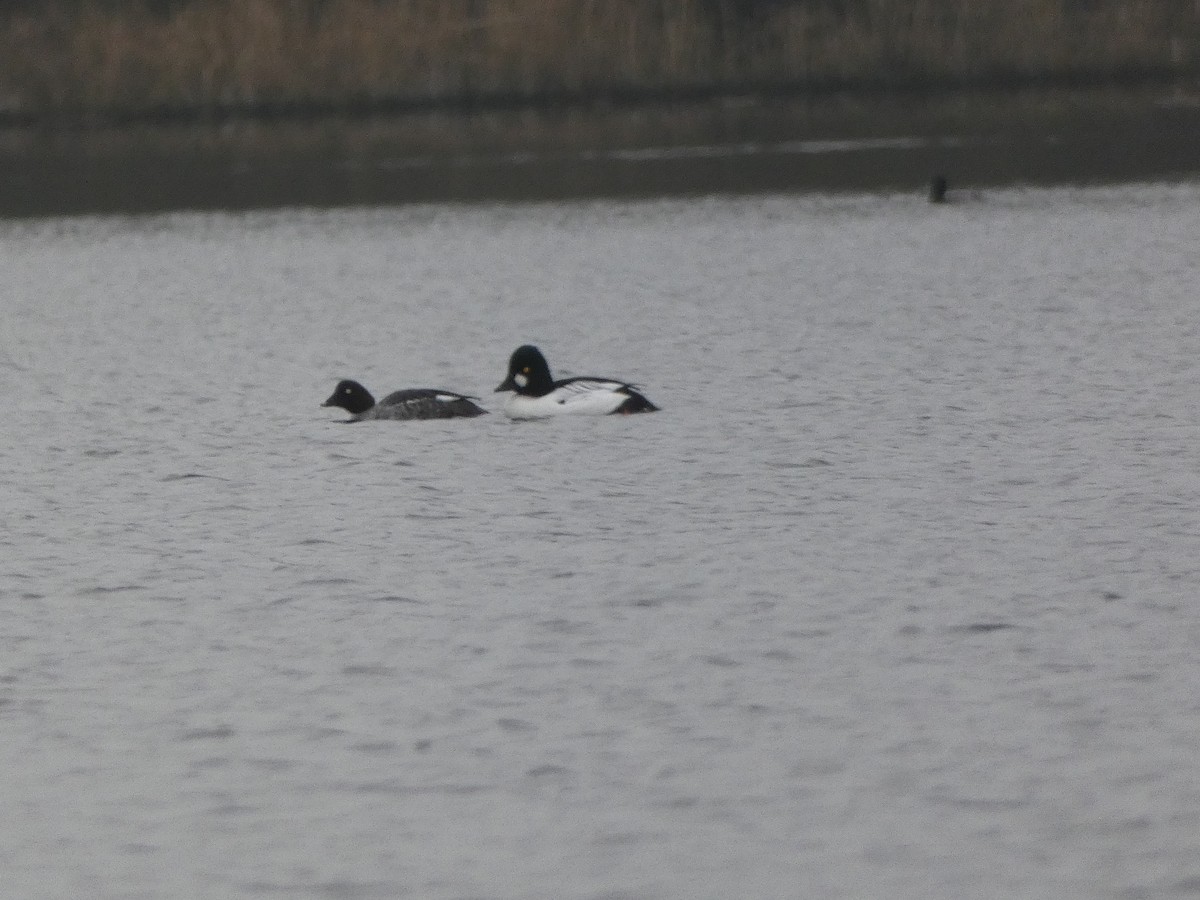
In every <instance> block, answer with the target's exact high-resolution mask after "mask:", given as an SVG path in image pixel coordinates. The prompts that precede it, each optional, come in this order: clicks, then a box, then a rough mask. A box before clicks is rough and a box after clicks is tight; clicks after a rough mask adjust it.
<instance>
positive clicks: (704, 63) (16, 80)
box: [0, 0, 1200, 119]
mask: <svg viewBox="0 0 1200 900" xmlns="http://www.w3.org/2000/svg"><path fill="white" fill-rule="evenodd" d="M1198 73H1200V0H141V2H124V3H114V2H112V0H48V2H46V3H32V2H25V3H10V4H6V5H5V6H3V7H0V112H4V113H6V114H8V115H9V116H10V117H12V116H24V117H28V118H34V119H36V118H54V117H78V116H89V115H93V116H95V115H99V116H104V115H111V114H124V115H149V114H163V113H172V112H177V113H183V114H204V113H206V112H207V113H213V112H219V111H222V110H224V111H229V110H248V111H253V110H255V109H260V110H261V109H266V108H272V107H286V108H290V109H297V110H303V109H305V108H330V109H337V108H344V107H350V106H359V107H371V106H373V105H374V106H387V105H393V106H396V105H403V104H406V103H435V104H436V103H447V104H450V103H471V102H476V103H478V102H489V101H495V100H507V101H520V100H537V99H542V100H546V99H551V98H579V99H587V98H596V97H601V98H602V97H614V96H633V95H638V94H644V95H663V94H671V93H679V92H697V93H703V92H717V91H740V90H770V89H781V90H782V89H788V90H795V89H804V88H813V87H830V86H837V87H844V88H845V87H849V88H854V87H872V88H895V87H906V88H914V87H915V88H920V87H959V86H972V85H984V84H996V83H1004V82H1012V83H1030V82H1039V81H1040V82H1046V83H1064V82H1066V81H1069V80H1072V79H1074V80H1082V81H1091V82H1096V81H1103V80H1106V79H1107V80H1111V81H1114V82H1119V81H1125V82H1128V81H1130V80H1133V79H1137V78H1147V77H1155V78H1163V79H1167V78H1173V79H1178V80H1185V79H1192V78H1195V77H1196V76H1197V74H1198Z"/></svg>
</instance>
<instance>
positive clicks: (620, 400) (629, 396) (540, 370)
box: [496, 344, 658, 419]
mask: <svg viewBox="0 0 1200 900" xmlns="http://www.w3.org/2000/svg"><path fill="white" fill-rule="evenodd" d="M496 390H497V391H513V392H514V393H513V395H512V396H511V397H509V398H508V400H506V401H505V403H504V412H505V413H506V414H507V415H508V416H509V418H512V419H540V418H543V417H546V416H559V415H566V414H573V413H581V414H583V415H593V416H604V415H608V414H610V413H640V412H655V411H656V410H657V409H658V407H657V406H655V405H654V404H653V403H651V402H650V401H649V400H647V399H646V398H645V397H643V396H642V395H641V394H639V393H638V392H637V391H636V390H634V387H633V385H631V384H629V383H627V382H624V381H618V380H616V379H613V378H592V377H587V376H583V377H578V378H564V379H562V380H561V381H554V380H553V379H552V378H551V377H550V366H549V365H547V364H546V357H544V356H542V351H540V350H539V349H538V348H537V347H534V346H533V345H532V344H525V345H524V346H522V347H518V348H517V349H516V350H515V351H513V355H512V356H511V357H510V358H509V360H508V377H507V378H505V379H504V381H502V382H501V383H500V386H499V387H497V388H496Z"/></svg>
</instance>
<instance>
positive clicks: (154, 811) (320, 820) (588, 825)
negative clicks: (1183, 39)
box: [0, 182, 1200, 900]
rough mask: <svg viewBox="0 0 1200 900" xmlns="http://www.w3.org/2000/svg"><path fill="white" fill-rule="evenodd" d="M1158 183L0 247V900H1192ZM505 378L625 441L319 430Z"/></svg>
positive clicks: (1184, 307) (1177, 259)
mask: <svg viewBox="0 0 1200 900" xmlns="http://www.w3.org/2000/svg"><path fill="white" fill-rule="evenodd" d="M1198 234H1200V183H1196V182H1182V183H1155V184H1135V185H1127V186H1115V187H1103V188H1101V187H1094V188H1048V189H1018V188H1011V189H994V190H987V191H982V192H977V193H972V194H969V195H966V196H962V197H960V199H959V201H958V202H955V203H952V204H947V205H945V206H931V205H929V204H927V203H925V202H924V201H923V199H922V198H921V197H919V196H916V195H914V194H888V193H882V194H854V193H850V194H839V195H836V196H833V195H822V194H808V195H793V196H781V195H775V196H771V195H767V196H759V197H754V198H720V199H718V198H696V199H684V200H668V201H656V202H636V201H630V202H623V201H622V202H617V201H598V202H576V203H547V204H529V205H520V204H514V205H458V206H437V205H428V206H410V207H404V208H376V209H369V210H368V209H334V210H329V211H311V210H304V209H284V210H280V211H275V212H269V213H262V212H260V213H243V214H219V213H213V214H176V215H165V216H160V217H141V218H139V217H131V218H120V217H110V218H105V217H97V218H74V219H54V218H49V219H39V220H30V221H26V222H9V223H6V224H2V225H0V257H2V258H3V261H4V288H3V306H4V316H3V319H2V320H0V323H2V324H0V329H2V331H0V337H2V344H0V372H2V373H3V375H2V381H0V384H2V386H3V393H4V396H5V398H6V402H5V420H6V424H5V426H4V428H3V431H2V432H0V459H2V462H3V466H2V467H0V505H2V515H3V521H4V529H3V532H0V548H2V552H0V608H2V609H3V612H4V623H3V626H2V627H0V648H2V650H3V653H2V656H0V770H2V771H3V778H2V779H0V806H2V808H3V809H4V811H5V815H4V816H3V819H2V824H0V895H3V896H4V897H13V898H27V900H40V898H64V897H85V896H86V897H93V898H161V897H169V898H306V897H314V898H399V897H414V898H545V900H559V898H596V900H599V898H606V900H618V898H628V900H654V898H713V900H717V898H730V897H747V898H750V897H753V898H790V897H822V898H863V897H878V898H897V897H899V898H927V897H939V898H942V897H944V898H962V897H995V898H1001V897H1004V898H1008V897H1018V896H1020V897H1044V898H1098V897H1099V898H1103V897H1112V898H1142V897H1146V898H1150V897H1155V898H1157V897H1173V896H1197V895H1200V756H1198V753H1197V748H1198V747H1200V654H1198V653H1197V646H1198V645H1200V611H1198V609H1197V594H1198V589H1200V520H1198V515H1197V511H1198V510H1200V427H1198V425H1197V409H1198V408H1200V316H1198V315H1197V301H1198V299H1200V297H1198V291H1197V288H1198V286H1200V252H1197V235H1198ZM524 342H534V343H537V344H539V345H540V346H541V347H542V348H543V350H544V351H545V352H546V354H547V356H548V358H549V360H550V362H551V365H552V366H554V367H555V369H556V371H557V372H559V373H561V374H564V375H565V374H571V373H576V374H595V375H615V376H621V377H624V378H628V379H631V380H634V381H636V382H637V383H639V384H641V385H642V386H643V387H644V389H645V392H646V394H647V395H648V396H649V397H650V398H651V399H652V400H653V401H654V402H656V403H658V404H659V405H660V406H662V407H663V412H661V413H659V414H656V415H652V416H637V417H630V418H621V417H611V418H598V419H581V420H573V421H555V422H549V423H545V422H543V423H512V422H509V421H507V420H506V419H504V417H503V416H502V415H499V414H493V415H491V416H488V417H484V418H480V419H474V420H454V421H443V422H372V423H363V424H359V425H353V426H348V425H344V424H340V422H339V421H338V420H339V419H340V418H343V417H342V416H340V415H338V414H336V413H334V412H331V411H330V410H328V409H321V408H319V406H318V404H319V403H320V402H321V400H323V399H324V398H325V397H326V396H327V395H328V393H329V391H330V390H331V388H332V386H333V384H334V382H335V381H336V380H337V379H339V378H342V377H353V378H357V379H359V380H361V381H363V382H364V383H365V384H366V385H367V386H368V387H369V388H371V389H373V390H375V391H376V393H382V392H384V391H389V390H393V389H396V388H400V387H409V386H433V387H442V388H449V389H453V390H458V391H464V392H467V393H473V394H478V395H479V396H481V397H482V398H483V399H484V401H485V403H486V405H488V406H490V407H491V408H492V409H493V410H498V409H499V406H500V404H499V402H498V401H499V400H500V399H501V395H495V394H492V393H491V389H492V387H493V386H494V385H495V384H497V383H498V382H499V381H500V380H501V378H502V377H503V375H504V367H505V362H506V360H507V357H508V354H509V353H510V352H511V351H512V349H513V348H514V347H516V346H517V345H518V344H520V343H524Z"/></svg>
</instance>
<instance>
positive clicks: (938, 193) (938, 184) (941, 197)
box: [929, 175, 948, 203]
mask: <svg viewBox="0 0 1200 900" xmlns="http://www.w3.org/2000/svg"><path fill="white" fill-rule="evenodd" d="M947 187H948V185H947V184H946V176H945V175H934V176H933V178H931V179H930V180H929V202H930V203H945V202H946V188H947Z"/></svg>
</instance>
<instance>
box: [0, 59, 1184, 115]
mask: <svg viewBox="0 0 1200 900" xmlns="http://www.w3.org/2000/svg"><path fill="white" fill-rule="evenodd" d="M1173 89H1176V90H1178V89H1180V79H1179V75H1178V73H1177V72H1175V71H1173V70H1172V69H1170V68H1168V67H1164V66H1153V65H1139V66H1130V67H1127V68H1125V69H1119V70H1114V69H1111V68H1108V69H1103V70H1097V71H1075V72H1070V73H1058V74H1054V75H1041V76H1028V75H1019V74H1015V73H1014V74H1007V75H992V76H990V77H985V78H973V79H970V80H941V81H938V82H932V83H931V82H930V81H929V80H928V79H918V78H912V79H908V80H904V79H900V80H897V79H895V78H888V79H882V78H881V79H863V78H842V79H835V78H826V79H823V80H821V79H818V80H812V79H809V80H805V81H796V82H791V81H779V80H767V81H739V82H736V83H714V84H696V85H667V86H659V87H646V86H643V85H632V84H631V85H621V84H610V85H605V86H603V87H599V86H597V87H591V88H587V89H578V90H568V89H554V90H549V89H547V90H539V91H528V92H520V93H518V92H513V91H486V90H483V91H472V92H469V93H462V94H459V95H448V96H438V97H424V96H408V95H402V94H396V95H388V96H361V95H349V96H344V97H339V98H337V99H330V100H315V99H309V100H262V101H256V102H251V101H242V102H226V103H215V102H214V103H206V104H195V105H182V104H178V103H174V104H169V105H168V104H162V105H157V106H145V105H143V106H137V107H122V106H120V105H119V104H113V105H109V106H106V107H103V108H98V109H88V110H72V109H70V108H66V109H56V110H53V111H44V110H43V111H35V110H16V109H0V129H7V128H37V129H52V130H67V131H76V130H87V129H93V128H125V127H130V126H139V125H149V126H154V125H192V126H197V127H206V126H221V125H226V124H234V123H259V124H267V123H287V122H313V121H317V120H321V119H340V120H347V121H354V120H363V119H372V118H381V117H382V118H389V117H395V116H407V115H414V114H429V113H436V114H443V115H458V116H471V115H477V114H480V113H497V112H499V113H534V114H542V115H554V114H558V113H562V112H569V111H572V110H579V111H591V110H636V109H644V108H654V107H660V106H665V105H690V104H721V103H725V102H728V101H730V100H744V99H746V98H754V99H756V100H758V101H761V102H821V101H823V100H827V99H831V98H837V97H840V96H854V97H858V98H861V99H862V100H863V101H865V102H868V103H870V102H877V101H880V100H887V99H889V98H896V99H899V100H900V101H902V102H909V103H912V102H929V101H936V100H938V99H941V98H947V97H955V96H974V97H979V98H987V97H993V96H999V97H1006V96H1013V95H1020V94H1023V93H1042V94H1048V93H1056V92H1057V93H1064V92H1071V93H1077V94H1080V95H1087V94H1091V93H1098V92H1145V91H1155V92H1164V91H1170V90H1173ZM1195 89H1196V91H1197V96H1200V84H1197V85H1196V88H1195Z"/></svg>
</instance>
